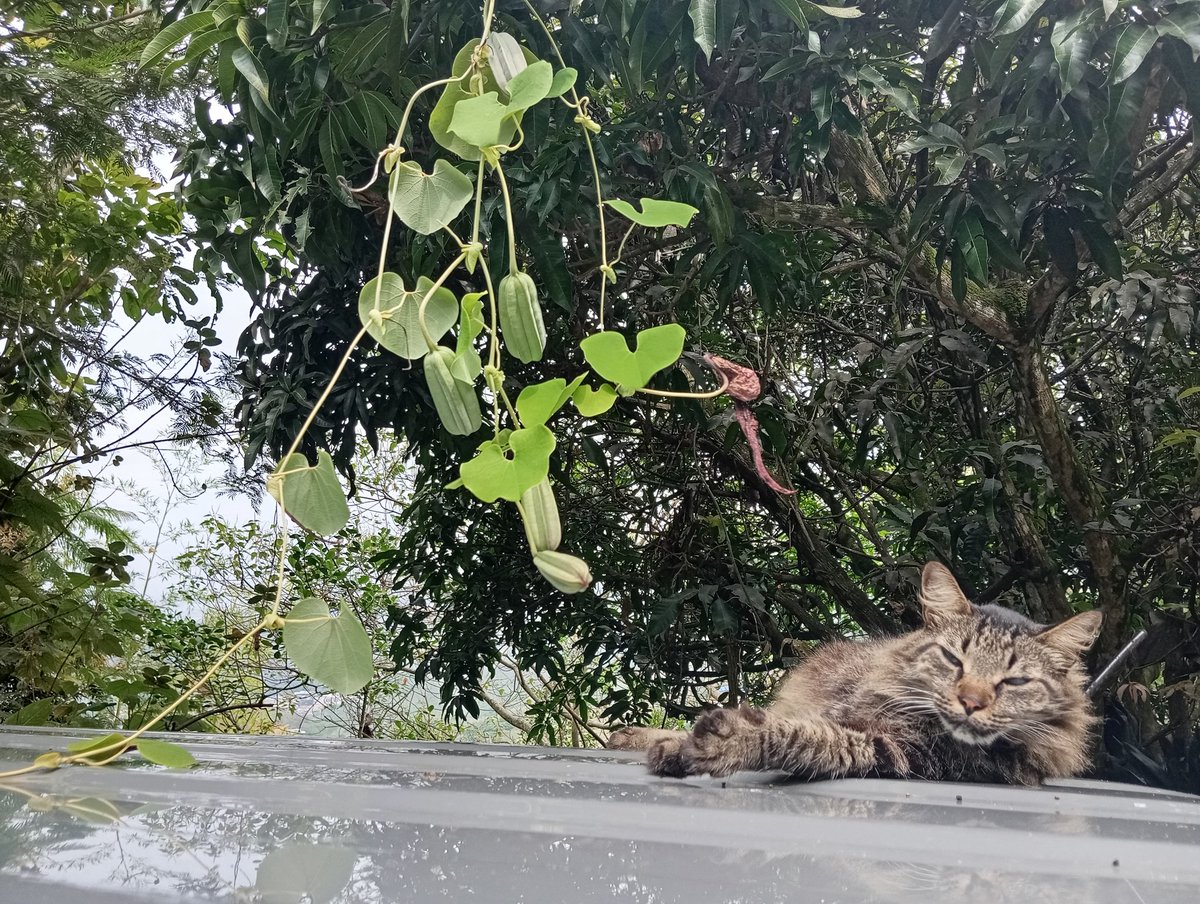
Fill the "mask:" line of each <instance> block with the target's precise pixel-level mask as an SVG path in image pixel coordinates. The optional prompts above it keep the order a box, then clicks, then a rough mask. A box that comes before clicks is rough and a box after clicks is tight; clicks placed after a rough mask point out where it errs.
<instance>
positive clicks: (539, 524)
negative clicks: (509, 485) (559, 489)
mask: <svg viewBox="0 0 1200 904" xmlns="http://www.w3.org/2000/svg"><path fill="white" fill-rule="evenodd" d="M521 516H522V517H523V518H524V519H525V533H526V534H527V535H528V537H529V545H530V547H531V549H532V551H533V552H541V551H543V550H555V549H558V544H559V543H561V542H562V522H561V521H559V518H558V502H557V501H556V500H555V499H554V488H553V487H552V486H550V478H549V477H547V478H545V479H544V480H542V481H541V482H540V483H536V484H534V485H533V486H531V487H530V488H529V489H527V490H526V491H525V492H524V493H522V494H521Z"/></svg>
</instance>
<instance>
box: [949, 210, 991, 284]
mask: <svg viewBox="0 0 1200 904" xmlns="http://www.w3.org/2000/svg"><path fill="white" fill-rule="evenodd" d="M955 238H956V239H957V241H958V247H959V249H960V250H961V251H962V254H963V260H964V262H965V263H966V265H967V275H968V276H970V277H971V278H972V279H973V280H975V282H977V283H979V284H980V285H987V281H988V244H987V238H986V237H985V236H984V233H983V226H981V225H980V223H979V218H978V217H977V216H976V215H975V214H974V213H971V214H969V215H968V216H965V217H963V218H962V219H961V220H959V221H958V229H957V230H955Z"/></svg>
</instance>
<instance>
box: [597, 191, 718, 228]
mask: <svg viewBox="0 0 1200 904" xmlns="http://www.w3.org/2000/svg"><path fill="white" fill-rule="evenodd" d="M604 203H605V204H607V205H608V206H609V207H611V208H612V209H613V210H615V211H616V212H617V213H619V214H620V215H621V216H623V217H625V219H627V220H632V221H633V222H635V223H637V224H638V225H639V226H646V227H648V228H651V229H655V228H658V227H660V226H687V225H688V223H690V222H692V217H694V216H695V215H696V214H698V213H699V212H700V211H699V210H697V209H696V208H695V207H693V206H692V205H691V204H683V203H680V202H679V201H656V200H654V199H653V198H642V209H641V210H638V209H637V208H636V207H634V206H633V205H632V204H630V203H629V202H628V201H622V200H620V199H612V200H608V201H605V202H604Z"/></svg>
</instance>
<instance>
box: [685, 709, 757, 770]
mask: <svg viewBox="0 0 1200 904" xmlns="http://www.w3.org/2000/svg"><path fill="white" fill-rule="evenodd" d="M765 720H766V714H765V713H764V712H763V711H762V710H760V709H752V708H750V707H746V706H743V707H742V708H740V709H714V710H710V711H708V712H706V713H705V714H704V715H702V716H701V717H700V718H699V719H697V720H696V725H695V727H693V728H692V733H691V735H690V736H689V737H688V739H687V740H686V741H684V742H683V744H682V745H681V747H680V750H679V759H680V762H681V765H682V766H683V768H684V770H685V771H686V773H687V774H688V775H711V776H713V777H715V778H724V777H725V776H727V775H732V774H733V773H734V772H737V771H738V770H739V769H753V768H757V766H756V764H755V763H754V762H752V761H751V760H752V759H753V758H752V757H750V756H749V755H748V754H749V753H752V752H753V750H754V749H756V748H755V745H754V744H753V743H752V742H753V739H752V738H751V737H750V736H751V734H752V733H753V731H754V729H755V728H757V727H758V726H760V725H761V724H762V723H763V722H764V721H765Z"/></svg>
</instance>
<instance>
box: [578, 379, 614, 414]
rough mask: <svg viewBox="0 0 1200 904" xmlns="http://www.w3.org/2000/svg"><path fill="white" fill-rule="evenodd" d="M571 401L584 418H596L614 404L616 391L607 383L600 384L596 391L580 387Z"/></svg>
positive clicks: (587, 387) (588, 387)
mask: <svg viewBox="0 0 1200 904" xmlns="http://www.w3.org/2000/svg"><path fill="white" fill-rule="evenodd" d="M571 401H572V402H574V403H575V407H576V408H577V409H578V410H579V413H580V414H582V415H583V416H584V417H598V416H599V415H601V414H604V412H606V411H608V409H610V408H612V406H613V405H614V404H616V401H617V391H616V390H615V389H613V388H612V386H611V385H609V384H608V383H601V384H600V386H599V388H597V389H592V387H590V386H580V387H579V388H578V389H576V390H575V394H574V395H573V396H571Z"/></svg>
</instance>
